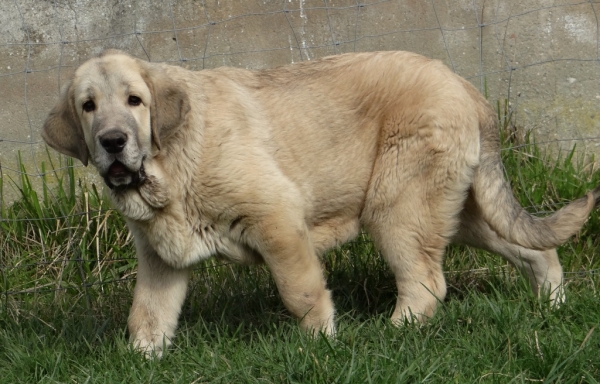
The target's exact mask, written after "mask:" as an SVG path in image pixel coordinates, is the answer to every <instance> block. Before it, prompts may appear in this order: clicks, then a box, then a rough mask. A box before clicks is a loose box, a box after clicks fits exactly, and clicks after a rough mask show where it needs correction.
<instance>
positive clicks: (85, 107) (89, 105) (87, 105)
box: [82, 100, 96, 112]
mask: <svg viewBox="0 0 600 384" xmlns="http://www.w3.org/2000/svg"><path fill="white" fill-rule="evenodd" d="M82 107H83V110H84V111H86V112H92V111H93V110H94V109H96V104H94V102H93V101H92V100H88V101H86V102H85V103H83V106H82Z"/></svg>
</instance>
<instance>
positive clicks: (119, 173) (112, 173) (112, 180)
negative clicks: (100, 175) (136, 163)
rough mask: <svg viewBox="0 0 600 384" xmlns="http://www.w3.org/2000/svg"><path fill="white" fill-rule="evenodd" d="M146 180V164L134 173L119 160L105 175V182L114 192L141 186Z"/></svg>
mask: <svg viewBox="0 0 600 384" xmlns="http://www.w3.org/2000/svg"><path fill="white" fill-rule="evenodd" d="M145 180H146V172H145V171H144V162H143V161H142V164H141V166H140V169H138V170H137V171H133V170H131V169H129V168H128V167H127V166H126V165H125V164H123V163H121V162H120V161H119V160H115V161H114V162H113V163H112V164H111V165H110V167H108V171H107V172H106V174H105V175H104V182H105V183H106V185H107V186H108V187H109V188H110V189H113V190H117V191H120V190H125V189H128V188H135V187H138V186H140V185H141V184H142V183H143V182H144V181H145Z"/></svg>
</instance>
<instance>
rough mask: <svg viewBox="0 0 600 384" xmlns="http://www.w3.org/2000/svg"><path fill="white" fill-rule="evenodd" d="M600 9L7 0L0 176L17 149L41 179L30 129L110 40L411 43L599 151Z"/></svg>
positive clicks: (303, 53)
mask: <svg viewBox="0 0 600 384" xmlns="http://www.w3.org/2000/svg"><path fill="white" fill-rule="evenodd" d="M599 14H600V3H598V2H595V1H583V0H581V1H568V0H556V1H551V0H530V1H521V0H487V1H484V0H430V1H426V0H388V1H385V0H384V1H372V0H365V1H364V2H360V1H356V0H306V1H304V0H277V1H272V0H247V1H234V0H206V1H201V0H171V1H162V0H139V1H134V0H123V1H121V0H111V1H97V0H93V1H92V0H55V1H41V0H14V1H7V0H3V1H0V165H1V166H2V174H3V176H4V177H5V180H6V178H7V177H10V178H12V179H17V178H18V170H17V162H16V159H17V154H18V153H19V152H20V153H21V156H22V157H23V159H24V162H25V165H26V166H27V171H28V172H29V173H31V174H34V175H39V173H40V169H41V168H40V164H41V162H42V161H47V159H48V158H47V154H46V152H45V149H44V146H43V144H42V142H41V139H40V137H39V130H40V127H41V125H42V122H43V121H44V119H45V117H46V114H47V113H48V111H49V110H50V108H51V107H52V106H53V104H54V102H55V101H56V98H57V95H58V92H59V89H60V86H61V84H64V83H65V81H66V79H68V78H69V76H70V75H71V73H72V72H73V70H74V68H76V67H77V65H78V64H80V63H81V62H83V61H84V60H85V59H86V58H88V57H89V56H91V55H94V54H96V53H98V52H100V51H101V50H102V49H105V48H110V47H116V48H120V49H124V50H126V51H128V52H130V53H132V54H133V55H136V56H139V57H142V58H146V59H149V60H151V61H168V62H172V63H174V64H177V65H183V66H186V67H189V68H191V69H202V68H213V67H217V66H222V65H228V66H238V67H245V68H254V69H260V68H268V67H273V66H278V65H283V64H288V63H292V62H298V61H301V60H312V59H315V58H318V57H322V56H325V55H331V54H339V53H343V52H353V51H374V50H409V51H415V52H419V53H421V54H424V55H427V56H430V57H434V58H438V59H440V60H442V61H444V62H445V63H446V64H448V65H449V66H450V67H452V68H453V69H454V70H455V71H456V72H457V73H459V74H460V75H462V76H464V77H466V78H467V79H468V80H470V81H471V82H472V83H473V84H475V85H476V86H478V87H480V88H481V89H483V88H484V84H485V87H486V88H487V93H488V97H489V99H490V101H493V102H495V101H496V100H504V99H507V98H509V99H510V103H511V108H512V109H513V111H514V117H515V119H516V123H517V125H518V126H520V127H524V128H526V129H531V130H533V131H534V132H535V136H536V138H537V139H538V141H551V142H554V143H559V145H560V146H561V147H563V148H571V147H572V146H573V145H574V144H575V143H577V147H578V148H580V149H585V150H586V151H587V152H588V153H589V152H593V151H595V152H596V153H600V147H599V146H600V141H599V140H598V137H599V136H600V134H599V132H600V130H599V128H600V109H599V108H598V107H599V104H600V88H599V79H600V65H599V50H600V48H599V33H600V32H599V31H598V15H599ZM79 172H80V174H82V175H85V174H86V172H85V170H83V168H82V170H80V171H79ZM49 181H50V182H52V178H51V177H50V178H49ZM5 184H6V183H5ZM4 194H5V199H6V200H10V199H11V196H14V195H11V194H10V193H9V194H7V191H6V190H5V192H4Z"/></svg>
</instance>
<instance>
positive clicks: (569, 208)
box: [455, 80, 600, 303]
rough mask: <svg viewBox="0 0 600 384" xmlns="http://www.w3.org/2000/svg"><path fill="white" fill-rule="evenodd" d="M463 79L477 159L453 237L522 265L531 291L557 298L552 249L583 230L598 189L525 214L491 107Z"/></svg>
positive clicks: (559, 274) (556, 265)
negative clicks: (474, 121) (473, 108)
mask: <svg viewBox="0 0 600 384" xmlns="http://www.w3.org/2000/svg"><path fill="white" fill-rule="evenodd" d="M463 83H464V86H465V88H466V89H467V90H469V93H470V94H471V97H472V98H473V99H474V100H476V101H477V105H478V115H479V119H480V132H481V133H480V137H481V157H480V164H479V168H478V169H477V170H476V172H475V174H474V177H473V185H472V187H471V189H470V191H469V196H468V198H467V201H466V203H465V209H464V211H463V212H462V213H461V226H460V229H459V232H458V233H457V235H456V236H455V241H457V242H461V243H465V244H468V245H472V246H476V247H478V248H482V249H485V250H487V251H490V252H493V253H496V254H499V255H501V256H503V257H504V258H505V259H507V260H508V261H510V262H511V263H512V264H514V265H516V266H517V267H519V268H521V269H522V271H523V272H524V273H525V274H526V275H527V276H528V277H529V279H530V283H531V285H532V288H533V290H534V291H535V292H539V291H540V288H543V289H544V290H546V291H547V293H548V294H549V296H550V299H551V300H552V301H553V302H556V303H558V302H561V301H563V300H564V292H563V290H562V288H561V284H562V267H561V265H560V262H559V260H558V255H557V253H556V250H555V249H554V248H556V247H557V246H559V245H561V244H563V243H564V242H566V241H567V240H568V239H569V238H570V237H571V236H573V235H574V234H575V233H577V232H578V231H579V230H580V229H581V227H582V226H583V224H584V223H585V221H586V220H587V218H588V216H589V214H590V213H591V212H592V210H593V209H594V207H596V205H597V204H598V202H599V199H600V187H597V188H596V189H594V190H593V191H592V192H589V193H588V194H587V195H586V196H584V197H582V198H579V199H577V200H575V201H572V202H571V203H569V204H567V205H566V206H564V207H563V208H561V209H560V210H558V211H556V212H554V213H553V214H551V215H549V216H546V217H536V216H533V215H531V214H529V213H528V212H527V211H526V210H525V209H523V207H521V205H520V204H519V203H518V202H517V200H516V199H515V197H514V196H513V193H512V191H511V188H510V185H509V184H508V182H507V181H506V179H505V178H504V169H503V166H502V162H501V158H500V138H499V135H498V127H497V119H496V115H495V113H494V111H493V110H492V109H491V107H490V106H489V105H488V103H487V102H486V101H485V100H484V98H483V96H482V95H481V94H480V93H479V92H477V91H476V90H475V89H474V87H473V86H472V85H471V84H470V83H468V82H466V81H464V80H463Z"/></svg>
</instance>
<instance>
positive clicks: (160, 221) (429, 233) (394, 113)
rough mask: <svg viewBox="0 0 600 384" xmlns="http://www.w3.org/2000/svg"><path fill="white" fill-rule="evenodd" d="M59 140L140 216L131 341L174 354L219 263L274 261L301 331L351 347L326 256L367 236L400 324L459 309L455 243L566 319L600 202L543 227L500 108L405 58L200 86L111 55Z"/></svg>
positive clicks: (53, 119) (327, 64)
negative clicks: (506, 138)
mask: <svg viewBox="0 0 600 384" xmlns="http://www.w3.org/2000/svg"><path fill="white" fill-rule="evenodd" d="M42 137H43V139H44V140H45V142H46V143H47V144H48V145H49V146H50V147H52V148H54V149H56V150H57V151H58V152H61V153H63V154H65V155H68V156H72V157H74V158H77V159H79V160H80V161H81V162H82V163H83V164H84V165H87V164H88V163H92V164H93V165H94V166H95V167H96V169H97V170H98V172H99V174H100V176H101V177H103V178H104V180H105V183H106V185H107V187H108V188H107V191H108V192H107V193H108V195H109V196H110V199H111V201H112V203H113V204H114V206H115V207H116V209H118V210H119V211H120V212H121V213H122V214H123V215H124V216H125V218H126V221H127V225H128V228H129V230H130V231H131V232H132V234H133V236H134V239H135V247H136V252H137V258H138V272H137V282H136V286H135V290H134V297H133V304H132V308H131V312H130V315H129V319H128V328H129V332H130V335H131V339H132V343H133V345H134V346H135V347H136V348H137V349H140V350H142V351H144V352H145V353H147V354H155V355H158V356H160V355H161V354H162V353H163V346H168V345H169V344H170V340H171V339H172V337H173V336H174V332H175V328H176V326H177V321H178V316H179V313H180V311H181V307H182V304H183V301H184V297H185V294H186V289H187V285H188V279H189V270H190V267H191V266H193V265H194V264H196V263H198V262H200V261H202V260H204V259H207V258H209V257H212V256H215V255H219V256H220V257H223V258H226V259H228V260H232V261H235V262H239V263H244V264H254V263H263V262H264V263H266V265H267V266H268V268H269V270H270V271H271V273H272V276H273V278H274V281H275V283H276V285H277V288H278V291H279V293H280V296H281V298H282V300H283V302H284V304H285V306H286V308H288V310H289V311H290V312H291V313H292V314H293V315H295V316H296V317H297V318H299V319H300V326H301V327H302V328H304V329H306V330H307V331H308V332H323V333H324V334H326V335H334V333H335V325H334V307H333V303H332V300H331V294H330V291H329V290H328V289H327V288H326V282H325V280H324V277H323V271H322V268H321V264H320V260H319V255H322V254H323V253H324V252H325V251H326V250H328V249H331V248H332V247H335V246H337V245H339V244H342V243H344V242H347V241H349V240H351V239H353V238H354V237H355V236H356V235H357V234H358V233H359V231H360V230H361V229H364V230H366V231H367V232H368V233H370V235H371V236H372V238H373V241H374V242H375V244H376V246H377V247H378V249H379V250H380V251H381V253H382V255H383V256H384V258H385V260H386V261H387V263H388V264H389V267H390V268H391V270H392V271H393V273H394V275H395V279H396V285H397V290H398V296H397V302H396V307H395V310H394V312H393V314H392V321H393V322H394V323H402V322H404V321H407V320H408V321H424V320H426V319H427V318H428V317H430V316H431V315H432V314H433V313H434V310H435V308H436V305H437V303H438V301H440V300H443V299H444V296H445V294H446V284H445V281H444V275H443V273H442V258H443V254H444V249H445V247H446V246H447V245H448V244H449V243H451V242H455V243H463V244H467V245H470V246H474V247H478V248H481V249H484V250H487V251H490V252H493V253H496V254H498V255H500V256H502V257H503V258H505V259H506V260H508V261H510V262H511V263H512V264H514V265H515V266H517V267H518V268H520V269H521V270H522V271H523V273H524V274H526V275H527V276H528V277H529V280H530V283H531V286H532V288H533V290H534V291H535V292H540V291H542V290H544V291H546V292H548V294H549V296H550V299H551V300H552V301H553V302H554V303H560V302H561V301H563V300H564V292H563V289H562V286H561V283H562V268H561V265H560V262H559V259H558V256H557V253H556V250H555V249H554V248H555V247H557V246H558V245H560V244H562V243H563V242H565V241H566V240H567V239H568V238H569V237H570V236H572V235H573V234H574V233H576V232H577V231H578V230H579V229H580V228H581V227H582V225H583V224H584V222H585V221H586V219H587V217H588V215H589V214H590V212H591V211H592V210H593V208H594V207H595V206H596V204H597V203H598V200H599V197H600V187H599V188H596V189H595V190H594V191H592V192H590V193H588V194H587V195H586V196H584V197H582V198H580V199H578V200H575V201H573V202H571V203H570V204H568V205H566V206H565V207H563V208H562V209H560V210H558V211H557V212H555V213H554V214H552V215H550V216H548V217H545V218H538V217H534V216H532V215H530V214H529V213H527V212H526V211H525V210H524V209H523V208H522V207H521V206H520V205H519V204H518V203H517V201H516V200H515V198H514V197H513V195H512V193H511V189H510V186H509V184H508V183H507V181H506V180H505V178H504V174H503V165H502V163H501V159H500V155H499V151H500V139H499V133H498V128H497V118H496V115H495V113H494V111H493V109H492V108H491V107H490V105H489V104H488V103H487V101H486V100H485V98H484V97H483V96H482V95H481V94H480V93H479V92H478V91H477V90H476V89H475V88H474V87H473V86H472V85H471V84H470V83H468V82H467V81H466V80H464V79H463V78H461V77H459V76H458V75H456V74H454V73H453V72H452V71H451V70H449V69H448V68H447V67H446V66H445V65H443V64H442V63H441V62H440V61H436V60H431V59H428V58H425V57H423V56H420V55H417V54H414V53H409V52H400V51H399V52H375V53H351V54H343V55H337V56H331V57H326V58H323V59H319V60H314V61H309V62H301V63H296V64H292V65H289V66H283V67H279V68H275V69H269V70H261V71H251V70H245V69H235V68H218V69H214V70H202V71H190V70H186V69H184V68H181V67H178V66H172V65H166V64H157V63H150V62H146V61H143V60H139V59H137V58H134V57H131V56H129V55H127V54H125V53H123V52H120V51H116V50H108V51H105V52H103V53H102V54H100V55H98V56H97V57H94V58H91V59H90V60H88V61H87V62H85V63H83V64H82V65H81V66H80V67H79V68H78V69H77V70H76V71H75V74H74V77H73V79H72V80H71V82H70V83H69V84H68V85H67V86H66V87H65V88H64V90H63V91H62V95H61V97H60V100H59V101H58V103H57V105H56V106H55V107H54V108H53V109H52V111H51V112H50V114H49V116H48V117H47V119H46V121H45V123H44V125H43V128H42Z"/></svg>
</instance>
